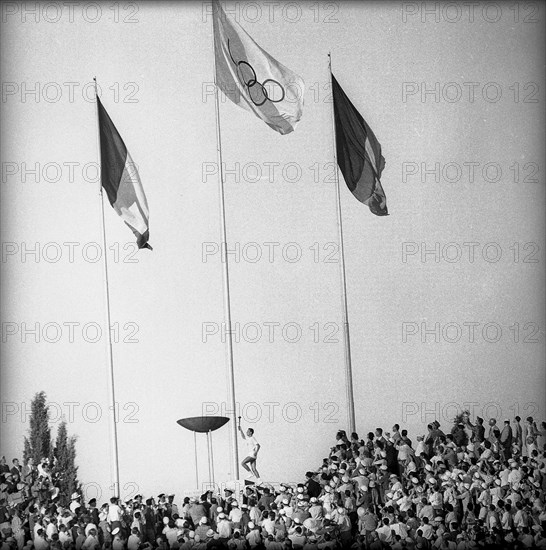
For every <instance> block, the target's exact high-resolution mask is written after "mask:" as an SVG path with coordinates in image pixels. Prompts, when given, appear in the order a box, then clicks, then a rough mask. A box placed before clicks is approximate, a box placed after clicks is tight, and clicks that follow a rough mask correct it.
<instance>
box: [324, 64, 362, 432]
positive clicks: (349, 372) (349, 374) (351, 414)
mask: <svg viewBox="0 0 546 550" xmlns="http://www.w3.org/2000/svg"><path fill="white" fill-rule="evenodd" d="M328 72H329V73H330V82H331V81H332V56H331V54H330V53H328ZM331 115H332V128H333V134H332V135H333V144H334V147H333V149H334V165H335V175H336V203H337V225H338V229H339V250H340V254H339V256H340V263H341V270H340V272H341V273H340V274H341V289H342V299H341V309H342V312H343V334H344V336H345V388H346V398H347V417H348V421H349V430H350V431H351V432H355V431H356V421H355V397H354V391H353V367H352V364H351V339H350V335H349V315H348V312H347V309H348V308H347V279H346V276H345V254H344V248H343V222H342V216H341V195H340V191H339V169H338V164H337V151H336V121H335V115H334V102H333V99H332V111H331Z"/></svg>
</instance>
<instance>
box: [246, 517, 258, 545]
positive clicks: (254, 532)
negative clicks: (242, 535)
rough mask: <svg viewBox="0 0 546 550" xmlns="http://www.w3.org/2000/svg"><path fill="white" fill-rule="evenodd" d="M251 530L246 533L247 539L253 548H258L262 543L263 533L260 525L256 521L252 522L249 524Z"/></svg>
mask: <svg viewBox="0 0 546 550" xmlns="http://www.w3.org/2000/svg"><path fill="white" fill-rule="evenodd" d="M248 529H249V532H248V534H247V535H246V540H247V541H248V545H249V547H250V548H251V549H254V548H258V547H259V546H260V545H261V544H262V535H261V533H260V529H259V527H258V526H257V525H256V524H255V523H254V522H252V521H251V522H250V523H249V524H248Z"/></svg>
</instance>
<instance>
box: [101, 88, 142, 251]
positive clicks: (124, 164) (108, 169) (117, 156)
mask: <svg viewBox="0 0 546 550" xmlns="http://www.w3.org/2000/svg"><path fill="white" fill-rule="evenodd" d="M97 107H98V112H99V134H100V153H101V155H100V156H101V183H102V187H103V188H104V190H105V191H106V194H107V195H108V200H109V201H110V204H111V205H112V208H113V209H114V210H115V211H116V212H117V213H118V214H119V216H121V218H122V219H123V221H124V222H125V223H126V224H127V225H128V226H129V227H130V228H131V230H132V231H133V233H134V234H135V237H136V239H137V245H138V247H139V248H149V249H150V250H151V249H152V247H151V246H150V245H149V244H148V239H149V231H148V227H149V226H148V219H149V212H148V202H147V200H146V195H145V194H144V189H143V188H142V183H141V182H140V177H139V175H138V171H137V168H136V165H135V163H134V162H133V159H132V158H131V155H130V154H129V151H127V147H125V143H123V140H122V139H121V136H120V135H119V132H118V131H117V129H116V127H115V126H114V123H113V122H112V119H111V118H110V117H109V116H108V113H107V112H106V109H105V108H104V107H103V105H102V103H101V101H100V99H99V98H98V97H97Z"/></svg>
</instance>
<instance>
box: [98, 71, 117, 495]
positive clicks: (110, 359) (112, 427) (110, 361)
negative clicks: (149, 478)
mask: <svg viewBox="0 0 546 550" xmlns="http://www.w3.org/2000/svg"><path fill="white" fill-rule="evenodd" d="M93 80H94V81H95V105H96V117H97V142H98V157H99V170H100V178H99V200H100V208H101V225H102V249H103V257H104V262H103V266H104V295H105V299H106V333H107V341H108V346H107V347H108V367H109V368H108V395H109V400H110V407H109V408H110V410H111V411H112V412H111V414H110V415H109V417H110V435H111V437H112V461H113V466H114V485H113V489H114V496H117V497H119V496H120V492H119V490H120V485H119V459H118V430H117V422H116V393H115V386H114V356H113V353H112V334H111V329H110V327H111V322H110V287H109V285H108V259H107V248H106V227H105V223H104V199H103V192H102V162H101V150H100V124H99V104H98V102H97V98H98V93H97V79H96V77H93Z"/></svg>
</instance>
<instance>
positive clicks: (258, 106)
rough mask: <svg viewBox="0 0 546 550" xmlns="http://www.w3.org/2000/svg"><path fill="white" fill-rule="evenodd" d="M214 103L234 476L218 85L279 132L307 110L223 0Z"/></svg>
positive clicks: (215, 17) (292, 81)
mask: <svg viewBox="0 0 546 550" xmlns="http://www.w3.org/2000/svg"><path fill="white" fill-rule="evenodd" d="M211 10H212V42H213V60H214V66H213V75H214V105H215V113H216V152H217V160H218V166H219V170H218V179H219V187H220V222H221V236H222V248H221V250H222V264H223V283H224V311H225V317H226V329H227V334H228V338H227V356H228V384H229V388H228V394H229V404H230V407H231V411H230V418H231V420H232V422H231V431H230V434H231V437H230V444H231V451H232V452H231V456H232V472H231V474H232V477H233V478H235V479H238V478H239V451H238V441H237V437H238V435H237V421H236V420H237V417H236V415H237V411H236V400H235V372H234V367H233V340H232V329H231V302H230V285H229V265H228V254H227V235H226V207H225V192H224V183H225V178H224V165H223V162H222V136H221V129H220V106H219V99H218V90H219V89H220V90H222V92H223V93H224V94H225V95H226V97H228V98H229V99H230V100H231V101H233V103H235V105H238V106H239V107H241V108H243V109H245V110H247V111H250V112H252V113H254V114H255V115H256V116H257V117H258V118H260V119H261V120H263V121H264V122H265V123H266V124H267V125H268V126H269V127H270V128H272V129H273V130H275V131H276V132H278V133H279V134H281V135H285V134H289V133H290V132H292V131H293V130H294V129H295V127H296V125H297V123H298V121H299V120H300V118H301V116H302V112H303V92H304V82H303V80H302V79H301V77H299V76H298V75H297V74H296V73H294V72H292V71H291V70H290V69H288V68H287V67H285V66H284V65H282V64H281V63H279V62H278V61H277V60H276V59H275V58H273V57H272V56H271V55H270V54H269V53H267V52H266V51H265V50H264V49H263V48H261V47H260V46H259V45H258V44H257V43H256V42H255V41H254V40H253V38H252V37H251V36H250V35H249V34H248V33H247V32H246V31H245V30H244V29H243V28H242V27H241V26H240V25H239V24H238V23H237V22H235V21H232V20H230V18H229V17H227V16H226V14H225V13H224V10H223V9H222V7H221V5H220V2H218V1H215V0H213V1H212V2H211Z"/></svg>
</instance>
